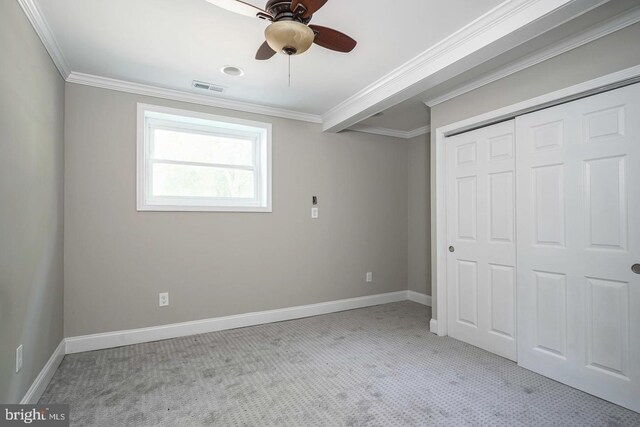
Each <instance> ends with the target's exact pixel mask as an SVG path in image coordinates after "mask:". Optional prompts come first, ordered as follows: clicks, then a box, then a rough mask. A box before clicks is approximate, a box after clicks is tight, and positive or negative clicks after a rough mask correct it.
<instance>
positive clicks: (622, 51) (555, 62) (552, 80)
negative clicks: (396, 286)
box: [431, 24, 640, 317]
mask: <svg viewBox="0 0 640 427" xmlns="http://www.w3.org/2000/svg"><path fill="white" fill-rule="evenodd" d="M639 40H640V24H634V25H631V26H629V27H627V28H625V29H622V30H620V31H617V32H615V33H612V34H610V35H608V36H605V37H603V38H601V39H598V40H596V41H593V42H591V43H588V44H586V45H584V46H581V47H579V48H577V49H574V50H572V51H569V52H566V53H564V54H562V55H559V56H556V57H554V58H551V59H549V60H547V61H545V62H542V63H540V64H538V65H535V66H533V67H530V68H527V69H525V70H523V71H520V72H518V73H515V74H512V75H511V76H508V77H505V78H503V79H500V80H498V81H496V82H494V83H491V84H489V85H486V86H483V87H481V88H478V89H476V90H474V91H471V92H468V93H466V94H464V95H461V96H459V97H457V98H454V99H452V100H450V101H447V102H444V103H442V104H440V105H436V106H435V107H433V108H432V109H431V123H432V125H431V126H432V129H437V128H439V127H442V126H445V125H448V124H451V123H455V122H457V121H460V120H463V119H466V118H470V117H474V116H476V115H479V114H482V113H486V112H489V111H493V110H496V109H498V108H501V107H506V106H508V105H511V104H515V103H518V102H521V101H525V100H527V99H531V98H534V97H536V96H540V95H544V94H546V93H549V92H553V91H556V90H560V89H563V88H565V87H568V86H572V85H575V84H578V83H582V82H585V81H588V80H592V79H595V78H597V77H601V76H603V75H606V74H609V73H613V72H616V71H620V70H623V69H625V68H629V67H632V66H635V65H638V64H640V49H639V48H638V41H639ZM434 147H435V132H433V133H432V136H431V213H432V215H434V213H435V209H436V206H435V200H434V198H435V185H436V182H435V173H436V167H437V166H436V165H435V162H434V157H435V156H434V151H433V150H434ZM431 232H432V233H435V224H433V222H432V224H431ZM431 250H432V256H431V259H432V266H433V268H432V281H433V283H434V284H435V273H436V268H435V262H436V260H435V248H434V247H433V246H432V248H431ZM432 296H433V297H434V311H433V314H434V317H437V310H436V308H435V297H436V287H435V285H434V287H433V290H432Z"/></svg>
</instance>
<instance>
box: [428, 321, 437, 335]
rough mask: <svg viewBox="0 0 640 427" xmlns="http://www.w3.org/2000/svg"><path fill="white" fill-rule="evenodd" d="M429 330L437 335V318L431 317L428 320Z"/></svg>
mask: <svg viewBox="0 0 640 427" xmlns="http://www.w3.org/2000/svg"><path fill="white" fill-rule="evenodd" d="M429 331H431V333H432V334H436V335H438V320H436V319H431V321H430V322H429Z"/></svg>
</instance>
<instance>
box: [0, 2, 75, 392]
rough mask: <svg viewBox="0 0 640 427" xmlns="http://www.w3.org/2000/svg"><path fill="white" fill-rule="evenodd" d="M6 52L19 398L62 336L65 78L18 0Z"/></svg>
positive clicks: (1, 88) (3, 250)
mask: <svg viewBox="0 0 640 427" xmlns="http://www.w3.org/2000/svg"><path fill="white" fill-rule="evenodd" d="M0 57H2V64H1V65H0V200H2V202H1V203H0V403H15V402H18V401H20V400H21V399H22V397H23V396H24V394H25V393H26V391H27V389H28V388H29V386H30V385H31V383H32V382H33V380H34V379H35V378H36V376H37V375H38V373H39V372H40V370H41V369H42V367H43V366H44V365H45V363H46V362H47V360H48V359H49V357H50V356H51V354H52V353H53V351H54V350H55V348H56V347H57V346H58V344H59V343H60V341H61V340H62V337H63V335H62V320H63V318H62V304H63V296H62V293H63V276H62V271H63V269H62V255H63V248H62V243H63V237H62V235H63V167H64V164H63V160H64V154H63V150H64V147H63V138H64V133H63V130H64V127H63V124H64V118H63V113H64V82H63V80H62V78H61V77H60V74H58V71H57V70H56V68H55V67H54V65H53V63H52V61H51V59H50V58H49V56H48V54H47V52H46V50H45V49H44V47H43V45H42V43H41V42H40V39H39V38H38V36H37V35H36V34H35V32H34V30H33V28H32V27H31V24H30V23H29V21H28V20H27V18H26V16H25V14H24V13H23V11H22V9H21V8H20V6H19V5H18V3H17V2H16V1H14V0H11V1H9V0H4V1H0ZM20 344H22V345H23V349H24V350H23V351H24V356H23V368H22V370H21V371H20V372H19V373H17V374H16V373H15V351H16V348H17V347H18V346H19V345H20Z"/></svg>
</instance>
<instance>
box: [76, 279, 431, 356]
mask: <svg viewBox="0 0 640 427" xmlns="http://www.w3.org/2000/svg"><path fill="white" fill-rule="evenodd" d="M414 293H415V294H416V295H418V296H421V294H419V293H417V292H414ZM425 297H426V295H425ZM407 299H410V298H409V291H399V292H390V293H386V294H377V295H370V296H366V297H359V298H349V299H343V300H337V301H329V302H323V303H319V304H310V305H302V306H297V307H290V308H282V309H278V310H268V311H260V312H255V313H246V314H238V315H233V316H225V317H217V318H213V319H204V320H196V321H192V322H184V323H174V324H170V325H162V326H152V327H149V328H140V329H130V330H126V331H116V332H106V333H101V334H93V335H83V336H78V337H71V338H66V339H65V344H66V354H72V353H80V352H83V351H92V350H101V349H105V348H113V347H121V346H124V345H131V344H140V343H145V342H151V341H159V340H166V339H170V338H177V337H184V336H189V335H196V334H204V333H208V332H216V331H222V330H226V329H235V328H244V327H247V326H255V325H262V324H265V323H272V322H281V321H283V320H293V319H300V318H303V317H310V316H318V315H320V314H328V313H335V312H338V311H344V310H352V309H355V308H362V307H370V306H373V305H380V304H387V303H391V302H398V301H406V300H407ZM421 299H422V300H424V298H422V297H421Z"/></svg>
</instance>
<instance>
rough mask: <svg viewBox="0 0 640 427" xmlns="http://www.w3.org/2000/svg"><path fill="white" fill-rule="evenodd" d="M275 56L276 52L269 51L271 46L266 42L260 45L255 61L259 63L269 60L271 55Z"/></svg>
mask: <svg viewBox="0 0 640 427" xmlns="http://www.w3.org/2000/svg"><path fill="white" fill-rule="evenodd" d="M275 54H276V51H275V50H273V49H271V46H269V44H268V43H267V42H264V43H262V46H260V49H258V52H257V53H256V59H257V60H259V61H264V60H265V59H270V58H272V57H273V55H275Z"/></svg>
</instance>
